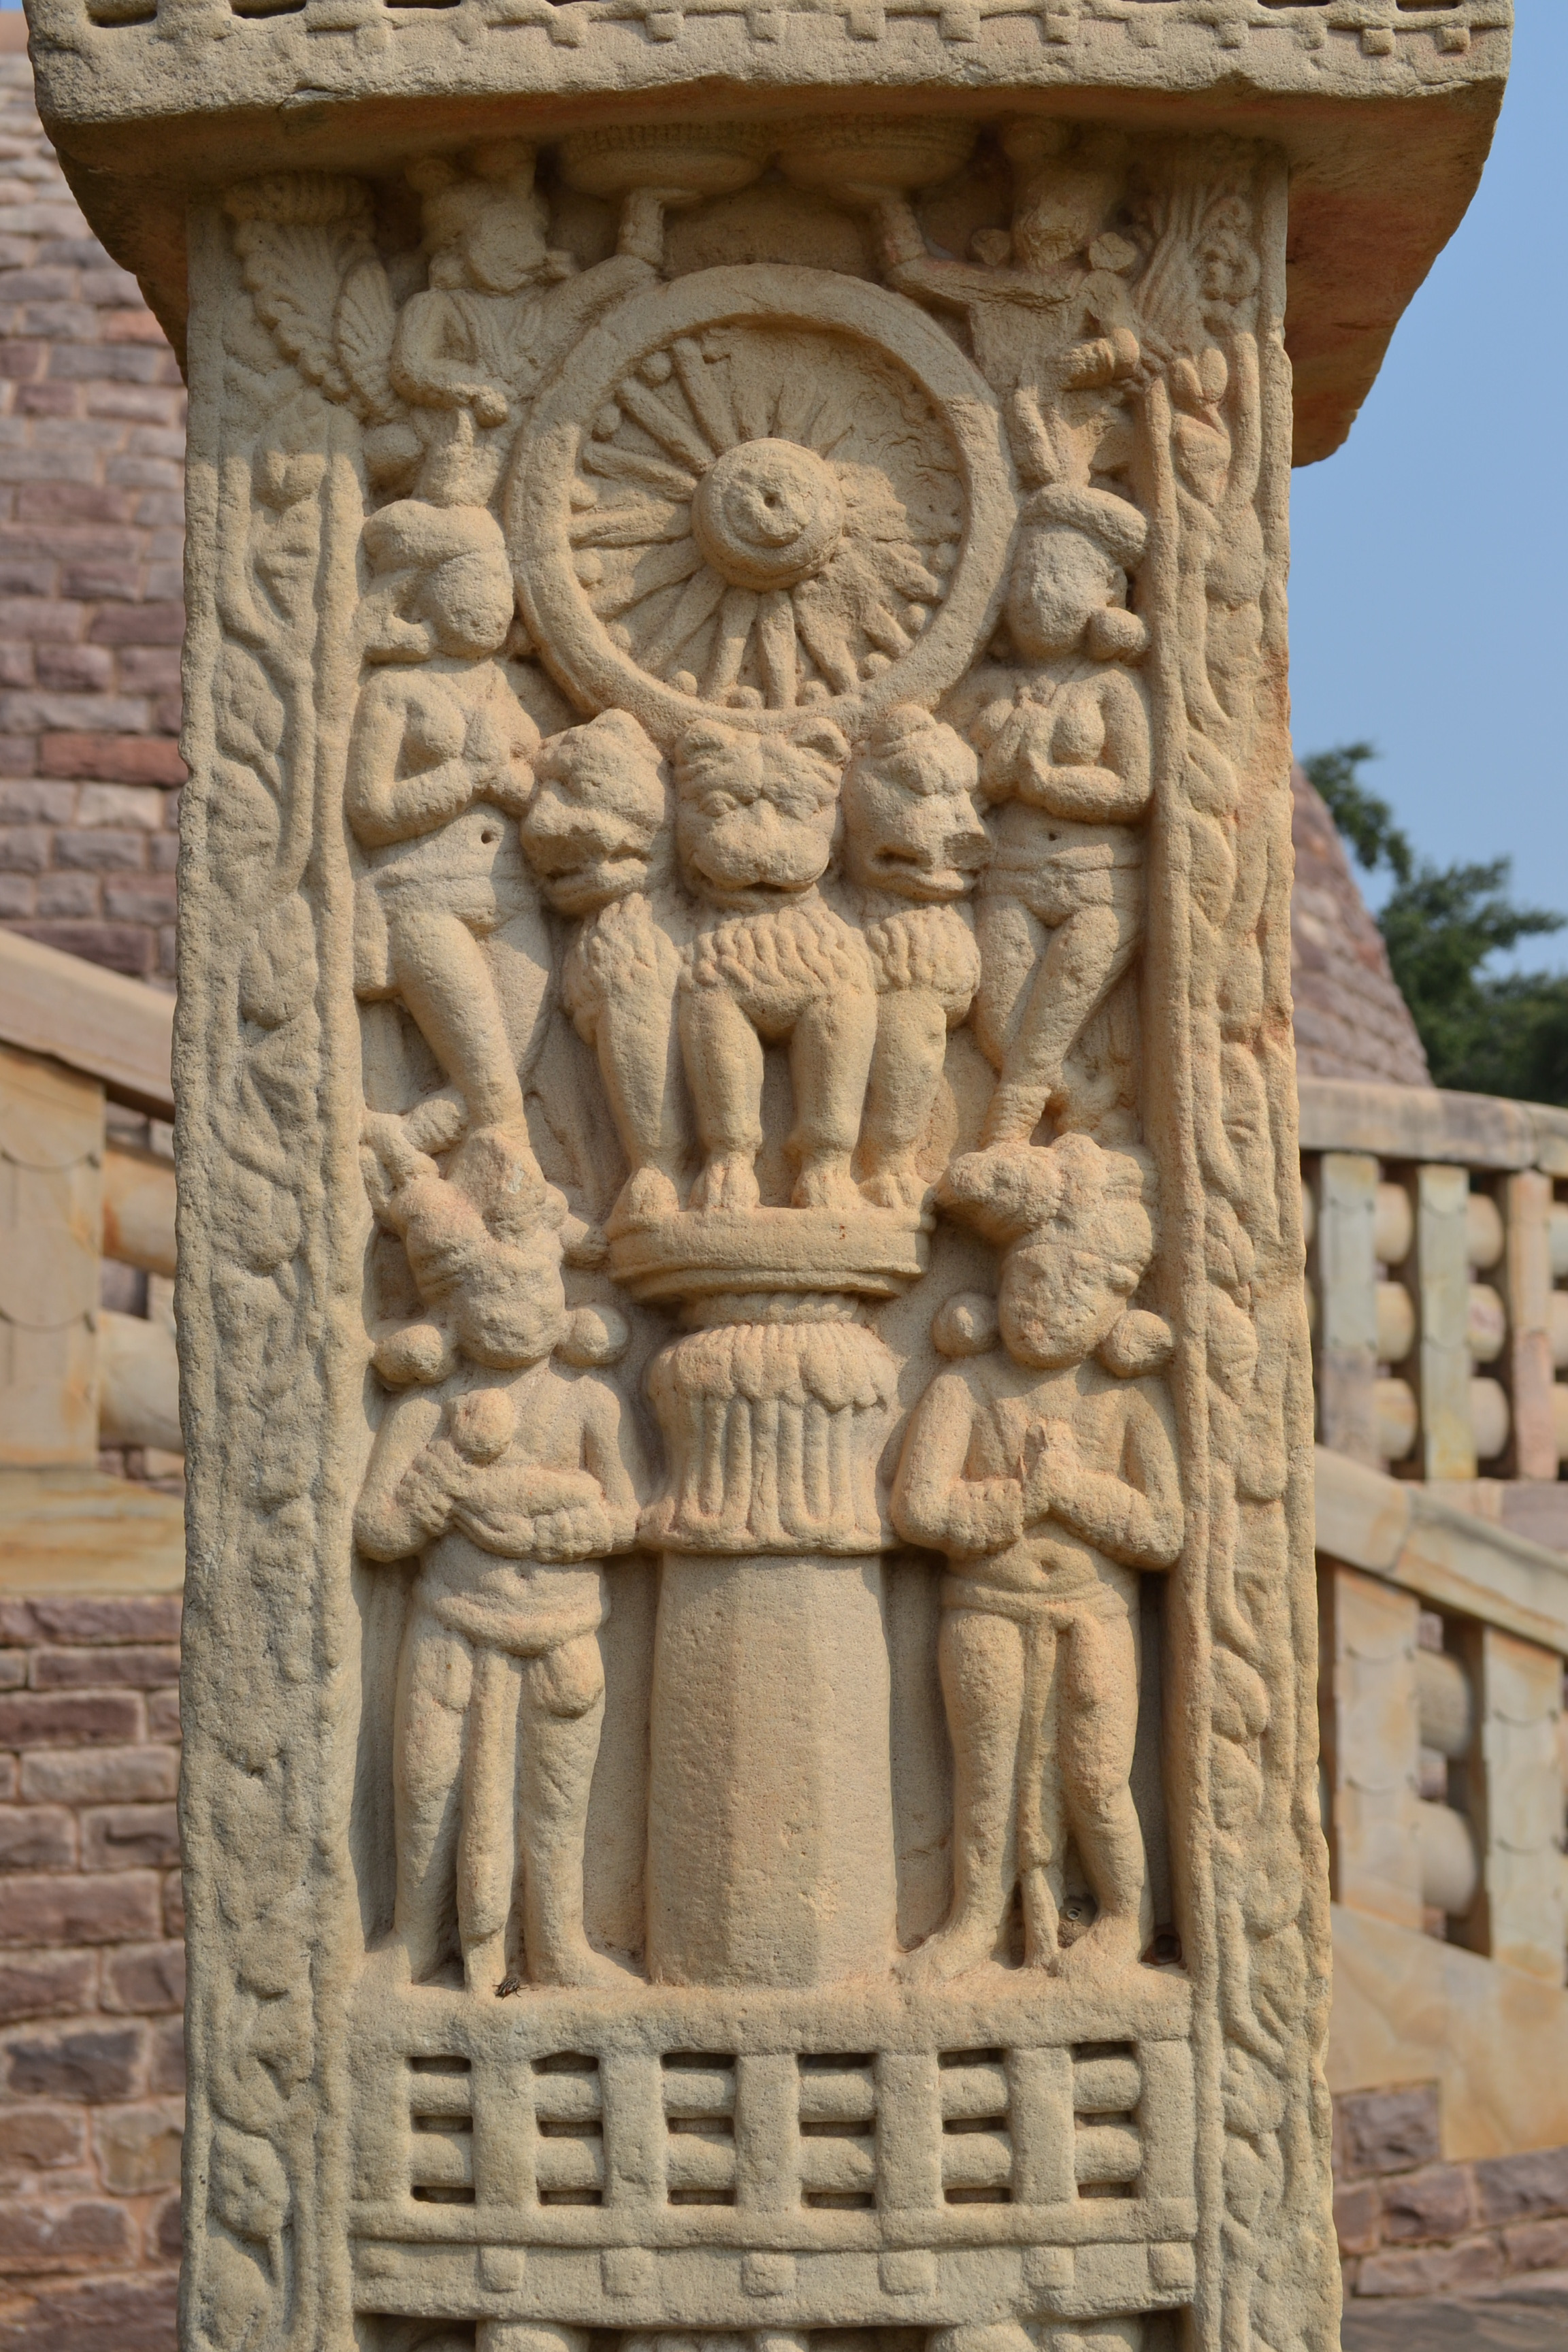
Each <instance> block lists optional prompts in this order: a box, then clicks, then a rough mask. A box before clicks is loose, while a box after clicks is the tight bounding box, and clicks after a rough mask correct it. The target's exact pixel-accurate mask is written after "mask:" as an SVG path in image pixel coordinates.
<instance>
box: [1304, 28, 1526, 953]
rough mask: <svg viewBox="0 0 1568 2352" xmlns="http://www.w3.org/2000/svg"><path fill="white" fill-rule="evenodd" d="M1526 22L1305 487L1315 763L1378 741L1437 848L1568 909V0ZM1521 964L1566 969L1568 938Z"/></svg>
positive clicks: (1392, 778) (1390, 773)
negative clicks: (1565, 191)
mask: <svg viewBox="0 0 1568 2352" xmlns="http://www.w3.org/2000/svg"><path fill="white" fill-rule="evenodd" d="M1517 8H1518V30H1517V35H1516V40H1515V47H1514V53H1513V69H1512V75H1511V78H1510V84H1509V90H1508V95H1507V97H1506V99H1505V100H1504V102H1503V110H1502V118H1501V121H1500V123H1499V125H1498V131H1497V137H1496V139H1495V141H1494V142H1493V146H1492V152H1491V160H1490V162H1489V163H1488V165H1487V169H1486V173H1485V176H1484V177H1483V179H1482V181H1481V184H1480V189H1479V193H1478V194H1477V196H1476V199H1475V201H1474V203H1473V204H1472V205H1471V206H1470V209H1469V211H1468V213H1467V215H1465V218H1464V220H1463V221H1462V222H1461V223H1460V226H1459V228H1458V232H1457V234H1456V235H1455V236H1454V238H1453V240H1452V241H1451V243H1450V244H1449V245H1448V246H1447V248H1446V249H1445V250H1444V251H1443V252H1442V253H1441V254H1440V255H1439V256H1438V257H1437V261H1436V266H1435V267H1434V268H1433V270H1432V274H1431V276H1430V277H1429V278H1427V280H1426V284H1425V286H1423V287H1422V289H1421V290H1420V291H1419V293H1418V294H1417V295H1416V297H1415V300H1414V301H1413V302H1412V304H1411V306H1410V308H1409V310H1407V311H1406V313H1405V318H1404V319H1403V320H1402V321H1401V322H1400V325H1399V327H1398V329H1397V331H1395V334H1394V341H1393V344H1392V346H1391V348H1390V350H1389V353H1388V356H1387V358H1386V359H1385V360H1384V364H1383V371H1382V373H1381V374H1380V375H1379V377H1378V380H1377V382H1376V383H1375V384H1374V385H1373V390H1372V394H1371V396H1370V397H1369V399H1368V401H1367V404H1366V406H1365V407H1364V408H1363V411H1362V414H1361V415H1360V416H1359V417H1358V419H1357V420H1356V423H1355V425H1354V426H1353V428H1352V432H1351V436H1350V438H1349V440H1348V441H1347V442H1346V444H1345V446H1344V447H1343V448H1342V449H1341V450H1340V451H1339V452H1338V454H1337V455H1336V456H1334V457H1330V458H1329V459H1327V460H1326V461H1325V462H1324V463H1323V464H1322V465H1319V466H1308V467H1303V469H1302V470H1301V471H1300V473H1298V474H1297V475H1296V476H1295V480H1294V490H1295V495H1294V501H1293V516H1292V533H1291V536H1292V560H1291V580H1290V634H1291V672H1292V693H1293V698H1294V710H1295V739H1296V748H1297V750H1298V751H1320V750H1322V749H1324V748H1325V747H1326V746H1328V745H1330V744H1333V743H1343V742H1347V741H1353V740H1356V739H1357V738H1363V739H1368V740H1371V741H1373V742H1374V743H1376V744H1377V745H1378V746H1379V748H1380V750H1381V751H1382V752H1383V754H1384V757H1383V758H1382V759H1381V760H1379V761H1377V763H1376V765H1375V766H1373V767H1371V768H1368V769H1365V770H1363V776H1364V778H1365V781H1366V782H1368V783H1369V784H1371V785H1372V786H1373V788H1374V789H1375V790H1376V791H1378V792H1380V793H1383V794H1384V797H1385V798H1386V799H1388V800H1390V801H1392V802H1393V803H1394V808H1395V810H1396V811H1397V812H1398V814H1399V817H1400V820H1401V822H1402V823H1403V824H1404V825H1405V830H1406V832H1407V833H1408V834H1409V835H1411V837H1412V839H1413V840H1414V842H1415V845H1416V846H1417V848H1418V849H1420V850H1421V851H1423V852H1424V853H1425V854H1426V855H1427V856H1430V857H1432V858H1434V859H1436V861H1437V863H1439V864H1440V865H1445V866H1446V865H1448V864H1450V863H1452V862H1454V861H1457V860H1458V859H1465V860H1467V861H1468V860H1480V859H1484V858H1492V857H1498V856H1510V857H1511V858H1512V860H1513V888H1514V891H1515V895H1516V896H1517V897H1519V898H1523V899H1528V900H1529V901H1530V902H1531V904H1533V905H1537V906H1542V907H1550V908H1554V909H1556V910H1557V911H1558V912H1560V913H1565V914H1568V805H1565V794H1564V782H1565V769H1568V751H1565V745H1568V723H1565V718H1564V713H1563V708H1562V701H1561V695H1562V689H1563V681H1564V678H1565V677H1568V661H1565V659H1564V655H1563V629H1564V621H1565V618H1568V594H1565V592H1564V585H1563V558H1562V555H1561V554H1560V553H1559V550H1560V549H1561V548H1562V546H1563V541H1564V539H1565V537H1568V491H1565V488H1564V483H1563V467H1562V465H1561V462H1560V461H1558V460H1557V457H1556V452H1557V450H1558V449H1559V448H1560V446H1561V444H1560V442H1559V440H1558V435H1559V434H1560V433H1561V431H1562V419H1563V408H1564V402H1565V399H1568V390H1565V383H1564V378H1565V375H1568V316H1565V306H1564V303H1563V288H1564V263H1563V250H1562V232H1561V229H1560V227H1559V226H1558V219H1559V216H1560V213H1561V203H1562V199H1561V193H1560V190H1561V182H1560V178H1559V173H1560V171H1561V163H1560V157H1561V154H1562V145H1563V92H1564V90H1565V89H1568V5H1565V0H1517ZM1369 895H1370V896H1372V897H1373V898H1376V897H1377V896H1378V895H1379V894H1378V893H1377V891H1376V890H1375V889H1374V890H1373V891H1371V892H1370V893H1369ZM1518 961H1520V962H1521V964H1523V965H1525V966H1527V967H1530V968H1540V967H1542V966H1546V967H1551V968H1553V969H1560V968H1562V967H1563V966H1564V965H1565V964H1568V933H1563V935H1561V936H1560V937H1559V938H1554V939H1547V940H1534V941H1530V942H1527V943H1526V945H1525V946H1524V947H1523V948H1521V950H1520V953H1519V958H1518Z"/></svg>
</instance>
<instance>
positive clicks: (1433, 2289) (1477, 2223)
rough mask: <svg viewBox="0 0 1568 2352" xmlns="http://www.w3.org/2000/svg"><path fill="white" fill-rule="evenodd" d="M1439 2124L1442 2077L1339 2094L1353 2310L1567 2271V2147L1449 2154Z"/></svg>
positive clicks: (1339, 2152) (1338, 2167) (1337, 2174)
mask: <svg viewBox="0 0 1568 2352" xmlns="http://www.w3.org/2000/svg"><path fill="white" fill-rule="evenodd" d="M1438 2126H1439V2113H1438V2094H1437V2085H1436V2084H1435V2083H1422V2084H1412V2085H1409V2086H1407V2087H1405V2088H1401V2089H1399V2090H1389V2091H1361V2092H1355V2093H1352V2094H1351V2095H1349V2096H1347V2097H1344V2098H1341V2099H1337V2100H1336V2101H1335V2102H1334V2178H1335V2182H1336V2188H1337V2193H1336V2196H1335V2200H1334V2218H1335V2221H1336V2223H1337V2225H1338V2229H1339V2237H1340V2254H1341V2259H1342V2263H1343V2267H1344V2282H1345V2307H1346V2312H1347V2315H1351V2314H1353V2313H1354V2312H1355V2311H1356V2310H1357V2309H1358V2307H1361V2308H1365V2306H1366V2305H1369V2304H1370V2303H1372V2302H1373V2300H1378V2301H1384V2302H1385V2301H1386V2300H1387V2299H1388V2298H1391V2297H1416V2296H1420V2297H1449V2296H1456V2295H1470V2294H1476V2293H1478V2292H1481V2293H1484V2292H1485V2291H1486V2290H1488V2289H1492V2288H1496V2287H1498V2286H1499V2285H1500V2284H1503V2283H1504V2282H1505V2281H1511V2280H1516V2279H1523V2278H1526V2277H1531V2276H1539V2275H1540V2274H1541V2273H1545V2272H1557V2271H1562V2272H1568V2147H1551V2148H1539V2149H1535V2150H1533V2151H1531V2153H1529V2154H1527V2155H1522V2156H1498V2157H1488V2158H1482V2159H1481V2160H1479V2162H1477V2163H1474V2164H1445V2163H1444V2162H1443V2160H1442V2146H1441V2140H1440V2137H1439V2129H1438ZM1414 2340H1415V2339H1414V2338H1413V2339H1412V2341H1413V2342H1414Z"/></svg>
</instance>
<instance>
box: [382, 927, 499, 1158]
mask: <svg viewBox="0 0 1568 2352" xmlns="http://www.w3.org/2000/svg"><path fill="white" fill-rule="evenodd" d="M386 928H387V934H388V938H389V940H390V961H391V970H392V977H393V980H394V981H395V983H396V987H397V992H398V994H399V995H400V996H401V997H402V999H403V1002H404V1003H405V1005H406V1006H407V1008H408V1011H409V1013H411V1014H412V1016H413V1018H414V1019H415V1020H416V1022H417V1023H418V1024H419V1028H420V1031H421V1033H422V1034H423V1036H424V1038H425V1042H426V1045H428V1046H429V1048H430V1050H431V1052H432V1053H433V1054H434V1055H435V1056H436V1059H437V1061H438V1062H439V1063H440V1065H441V1067H442V1068H443V1069H444V1070H445V1071H446V1073H447V1076H448V1077H449V1078H451V1079H452V1080H453V1082H454V1083H455V1084H456V1085H457V1086H458V1087H460V1088H461V1089H462V1093H463V1097H464V1100H465V1101H466V1102H467V1104H468V1118H469V1120H470V1123H471V1124H472V1125H473V1126H475V1127H517V1128H521V1126H522V1123H523V1120H522V1088H521V1086H520V1085H519V1084H518V1076H517V1071H516V1068H515V1066H513V1062H512V1048H511V1040H510V1037H509V1036H508V1035H507V1030H506V1023H505V1022H504V1021H503V1019H502V1018H501V1009H500V1001H499V999H498V997H497V995H496V991H495V987H494V984H493V982H492V981H491V978H490V967H489V964H488V963H487V961H485V954H484V950H483V949H482V948H481V947H480V945H479V941H478V940H476V939H475V937H474V935H473V933H472V932H471V931H470V930H469V929H468V927H467V925H466V924H463V923H460V922H459V921H458V918H457V917H456V915H449V914H447V913H446V912H445V911H444V910H442V909H440V908H433V909H430V910H423V909H419V908H413V907H403V906H396V907H389V908H387V915H386Z"/></svg>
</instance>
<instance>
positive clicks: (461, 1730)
mask: <svg viewBox="0 0 1568 2352" xmlns="http://www.w3.org/2000/svg"><path fill="white" fill-rule="evenodd" d="M472 1666H473V1653H472V1651H471V1650H470V1649H469V1647H468V1643H467V1642H465V1641H464V1640H463V1638H462V1636H461V1635H460V1634H458V1633H448V1632H447V1628H446V1627H445V1626H444V1625H441V1624H438V1623H437V1621H436V1619H435V1618H434V1617H432V1616H431V1615H429V1613H428V1612H426V1611H425V1610H423V1609H418V1608H416V1611H415V1613H414V1619H413V1622H412V1623H411V1624H410V1626H409V1628H408V1632H407V1633H406V1634H405V1637H404V1643H403V1656H402V1659H401V1661H400V1664H399V1672H398V1687H397V1715H396V1722H395V1733H394V1738H395V1766H394V1774H395V1780H394V1807H395V1829H396V1840H397V1893H396V1899H395V1907H394V1911H393V1934H394V1936H395V1938H396V1940H397V1942H398V1943H400V1944H401V1945H402V1947H403V1948H404V1950H405V1952H406V1953H407V1955H408V1966H409V1972H410V1974H411V1975H412V1977H413V1979H414V1981H415V1983H416V1984H417V1983H419V1982H420V1981H421V1979H424V1978H426V1977H428V1976H430V1975H432V1974H433V1973H434V1971H435V1969H436V1968H437V1965H438V1964H439V1961H440V1958H441V1954H442V1948H443V1944H444V1941H445V1936H446V1929H447V1922H448V1921H449V1919H450V1917H451V1908H452V1890H453V1887H454V1885H455V1884H456V1881H457V1870H458V1830H459V1826H460V1822H461V1808H462V1786H463V1751H464V1747H465V1744H466V1742H465V1730H466V1725H467V1717H468V1695H469V1690H470V1687H471V1681H472Z"/></svg>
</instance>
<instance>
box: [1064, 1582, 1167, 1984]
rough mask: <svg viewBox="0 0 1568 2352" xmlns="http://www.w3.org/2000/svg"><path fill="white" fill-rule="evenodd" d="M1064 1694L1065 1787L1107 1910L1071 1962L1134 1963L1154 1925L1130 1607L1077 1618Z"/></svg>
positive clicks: (1083, 1855)
mask: <svg viewBox="0 0 1568 2352" xmlns="http://www.w3.org/2000/svg"><path fill="white" fill-rule="evenodd" d="M1066 1647H1067V1656H1066V1659H1065V1662H1064V1673H1063V1678H1062V1694H1061V1710H1062V1717H1061V1737H1060V1753H1061V1774H1062V1794H1063V1798H1064V1801H1065V1804H1066V1810H1067V1815H1068V1821H1069V1822H1070V1823H1071V1825H1072V1830H1073V1834H1074V1836H1075V1837H1076V1839H1077V1841H1078V1850H1079V1858H1080V1859H1081V1861H1082V1863H1083V1866H1084V1869H1085V1871H1086V1872H1087V1874H1088V1876H1089V1885H1091V1886H1092V1887H1093V1889H1094V1894H1095V1900H1096V1901H1097V1903H1098V1904H1099V1906H1100V1915H1099V1916H1098V1918H1097V1919H1096V1920H1095V1922H1094V1925H1093V1927H1090V1928H1089V1932H1088V1934H1087V1935H1086V1936H1084V1937H1082V1939H1081V1941H1080V1942H1079V1943H1078V1944H1076V1945H1075V1946H1074V1947H1073V1948H1072V1951H1071V1954H1070V1955H1068V1956H1067V1958H1065V1960H1064V1966H1072V1965H1075V1964H1077V1963H1078V1961H1079V1955H1080V1954H1081V1955H1082V1958H1083V1963H1084V1965H1086V1966H1092V1967H1094V1968H1096V1969H1101V1968H1103V1967H1104V1966H1105V1965H1106V1963H1107V1962H1108V1961H1109V1962H1110V1963H1111V1964H1112V1965H1116V1966H1123V1965H1130V1964H1131V1962H1132V1961H1134V1960H1136V1959H1137V1958H1138V1956H1139V1954H1140V1953H1141V1952H1142V1949H1143V1948H1144V1946H1145V1944H1146V1943H1147V1942H1148V1939H1149V1937H1150V1936H1151V1935H1152V1932H1153V1925H1154V1922H1153V1914H1152V1910H1151V1908H1150V1900H1149V1874H1148V1869H1147V1865H1146V1863H1145V1860H1144V1853H1143V1832H1142V1829H1141V1827H1140V1826H1139V1822H1138V1811H1137V1808H1136V1806H1135V1805H1134V1804H1133V1801H1132V1788H1131V1778H1132V1748H1133V1743H1134V1741H1135V1739H1136V1738H1137V1732H1138V1645H1137V1637H1136V1635H1135V1633H1134V1632H1133V1628H1132V1621H1131V1616H1130V1615H1124V1616H1117V1617H1110V1618H1106V1617H1091V1616H1089V1614H1087V1612H1086V1613H1085V1614H1084V1615H1083V1616H1081V1617H1079V1620H1078V1622H1076V1624H1075V1625H1074V1627H1073V1629H1072V1632H1071V1633H1070V1634H1069V1635H1068V1638H1067V1644H1066Z"/></svg>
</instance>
